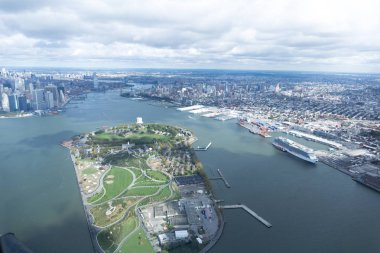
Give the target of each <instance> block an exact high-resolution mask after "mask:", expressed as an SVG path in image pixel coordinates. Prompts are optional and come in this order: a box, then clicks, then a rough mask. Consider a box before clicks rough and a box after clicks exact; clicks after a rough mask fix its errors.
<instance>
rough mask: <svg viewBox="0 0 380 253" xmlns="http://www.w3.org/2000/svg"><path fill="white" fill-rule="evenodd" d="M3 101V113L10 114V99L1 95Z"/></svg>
mask: <svg viewBox="0 0 380 253" xmlns="http://www.w3.org/2000/svg"><path fill="white" fill-rule="evenodd" d="M1 97H2V99H1V106H2V107H3V111H5V112H9V111H10V110H9V99H8V95H7V94H5V93H3V94H2V95H1Z"/></svg>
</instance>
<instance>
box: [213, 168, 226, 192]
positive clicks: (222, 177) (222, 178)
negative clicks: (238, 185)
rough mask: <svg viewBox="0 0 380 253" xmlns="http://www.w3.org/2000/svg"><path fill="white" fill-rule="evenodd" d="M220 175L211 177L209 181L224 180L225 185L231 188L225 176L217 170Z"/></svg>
mask: <svg viewBox="0 0 380 253" xmlns="http://www.w3.org/2000/svg"><path fill="white" fill-rule="evenodd" d="M217 171H218V173H219V177H210V178H209V180H218V179H220V180H223V182H224V184H225V185H226V187H227V188H231V185H230V184H229V183H228V182H227V179H226V178H225V177H224V176H223V174H222V172H221V171H220V169H217Z"/></svg>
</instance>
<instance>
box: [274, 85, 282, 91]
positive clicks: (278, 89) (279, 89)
mask: <svg viewBox="0 0 380 253" xmlns="http://www.w3.org/2000/svg"><path fill="white" fill-rule="evenodd" d="M280 91H281V87H280V84H279V83H278V84H277V85H276V89H275V92H276V93H279V92H280Z"/></svg>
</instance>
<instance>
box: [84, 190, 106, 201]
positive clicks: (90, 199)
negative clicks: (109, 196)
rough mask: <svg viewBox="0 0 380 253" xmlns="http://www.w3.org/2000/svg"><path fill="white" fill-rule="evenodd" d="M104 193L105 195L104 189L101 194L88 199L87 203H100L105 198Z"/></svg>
mask: <svg viewBox="0 0 380 253" xmlns="http://www.w3.org/2000/svg"><path fill="white" fill-rule="evenodd" d="M103 193H104V189H102V190H101V191H100V192H99V193H96V194H95V195H93V196H91V197H89V198H87V202H88V203H94V202H96V201H98V200H99V199H100V198H101V197H102V196H103Z"/></svg>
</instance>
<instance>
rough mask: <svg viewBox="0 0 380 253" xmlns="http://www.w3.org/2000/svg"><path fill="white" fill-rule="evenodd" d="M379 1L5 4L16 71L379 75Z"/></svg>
mask: <svg viewBox="0 0 380 253" xmlns="http://www.w3.org/2000/svg"><path fill="white" fill-rule="evenodd" d="M379 5H380V3H377V2H376V1H371V0H365V1H360V2H359V1H340V0H335V1H318V2H315V1H296V0H288V1H273V0H272V1H243V0H241V1H234V2H233V3H231V2H229V1H207V2H204V1H203V2H201V1H180V2H178V1H148V2H145V4H144V5H143V4H141V3H138V2H137V1H81V2H79V3H77V2H73V1H65V2H61V1H42V0H41V1H31V2H28V3H19V2H14V1H2V4H1V7H0V12H1V13H2V15H1V18H0V31H1V34H2V35H0V44H1V46H0V48H1V49H2V50H1V52H0V59H1V60H2V62H3V63H4V64H3V65H4V66H13V67H18V66H19V67H23V66H31V67H75V68H103V67H107V68H191V69H194V68H195V69H196V68H199V69H204V68H205V69H247V70H263V69H265V70H296V71H297V70H298V71H336V72H380V47H379V46H378V45H379V42H380V36H379V34H380V33H379V27H380V18H379V17H378V15H377V12H376V10H378V9H379V7H380V6H379Z"/></svg>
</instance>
